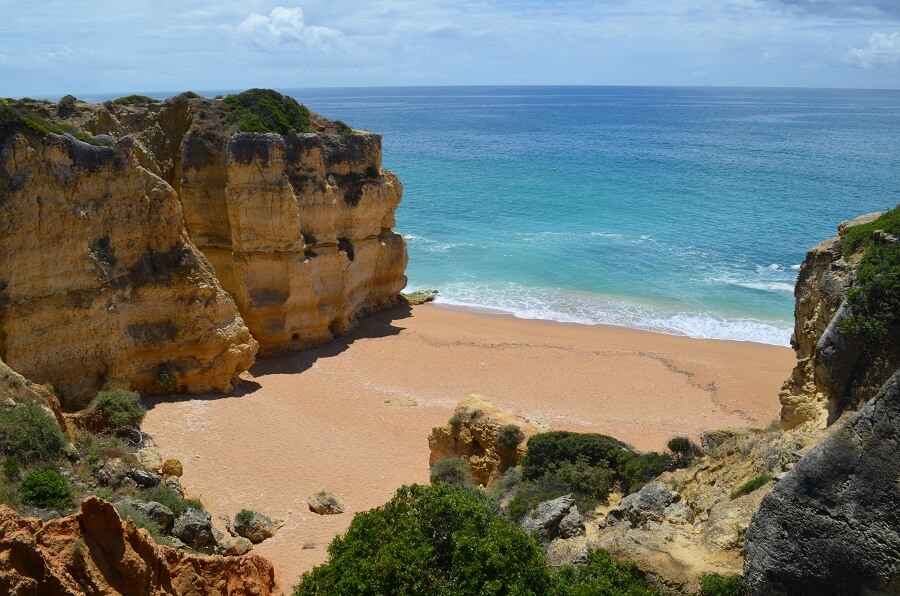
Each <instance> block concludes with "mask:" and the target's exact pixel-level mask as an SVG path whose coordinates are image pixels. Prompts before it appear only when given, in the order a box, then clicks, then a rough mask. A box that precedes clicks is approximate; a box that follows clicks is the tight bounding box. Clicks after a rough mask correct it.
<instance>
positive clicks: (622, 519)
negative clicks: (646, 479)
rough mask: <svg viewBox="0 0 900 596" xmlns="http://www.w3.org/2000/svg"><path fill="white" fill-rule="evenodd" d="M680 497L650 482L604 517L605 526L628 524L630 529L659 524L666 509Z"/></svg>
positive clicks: (657, 483) (666, 488)
mask: <svg viewBox="0 0 900 596" xmlns="http://www.w3.org/2000/svg"><path fill="white" fill-rule="evenodd" d="M680 498H681V497H680V495H679V494H678V493H677V492H675V491H672V490H669V488H668V487H667V486H666V485H665V484H663V483H661V482H650V483H648V484H645V485H644V486H643V487H642V488H641V490H639V491H638V492H636V493H632V494H630V495H628V496H627V497H625V498H623V499H622V502H621V503H619V505H618V507H616V508H614V509H612V510H611V511H610V512H609V513H608V514H607V515H606V524H607V525H612V524H617V523H626V522H627V523H629V524H631V526H632V527H637V526H640V525H643V524H646V523H647V522H648V521H655V522H661V521H662V520H663V518H664V516H665V510H666V507H668V506H669V505H671V504H672V503H674V502H676V501H677V500H679V499H680Z"/></svg>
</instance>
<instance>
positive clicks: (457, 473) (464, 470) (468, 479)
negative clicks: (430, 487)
mask: <svg viewBox="0 0 900 596" xmlns="http://www.w3.org/2000/svg"><path fill="white" fill-rule="evenodd" d="M437 482H443V483H445V484H460V485H474V484H475V479H474V478H472V471H471V470H470V469H469V464H467V463H466V462H465V460H463V459H462V458H459V457H442V458H441V459H439V460H437V461H436V462H435V463H434V465H433V466H431V483H432V484H435V483H437Z"/></svg>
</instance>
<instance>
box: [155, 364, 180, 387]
mask: <svg viewBox="0 0 900 596" xmlns="http://www.w3.org/2000/svg"><path fill="white" fill-rule="evenodd" d="M175 383H176V381H175V375H173V374H172V373H171V372H170V371H169V369H167V368H165V367H163V368H160V369H159V372H158V373H156V385H157V386H158V387H160V388H161V389H166V390H169V389H174V388H175Z"/></svg>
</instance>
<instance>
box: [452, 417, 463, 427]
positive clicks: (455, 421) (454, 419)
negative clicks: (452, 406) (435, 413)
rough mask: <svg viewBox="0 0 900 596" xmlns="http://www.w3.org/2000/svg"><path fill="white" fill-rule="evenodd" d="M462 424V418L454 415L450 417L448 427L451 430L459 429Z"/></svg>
mask: <svg viewBox="0 0 900 596" xmlns="http://www.w3.org/2000/svg"><path fill="white" fill-rule="evenodd" d="M462 423H463V419H462V416H460V415H459V414H454V415H453V416H450V426H452V427H453V428H459V427H460V426H461V425H462Z"/></svg>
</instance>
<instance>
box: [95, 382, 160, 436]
mask: <svg viewBox="0 0 900 596" xmlns="http://www.w3.org/2000/svg"><path fill="white" fill-rule="evenodd" d="M90 405H91V407H92V408H94V409H96V410H98V411H99V412H100V413H101V414H102V415H103V419H104V420H105V421H106V425H107V426H108V427H109V428H111V429H112V430H123V429H126V428H137V427H139V426H140V425H141V421H143V420H144V416H145V415H146V414H147V410H146V409H145V408H144V406H143V405H141V396H140V395H138V394H137V393H136V392H134V391H125V390H122V389H117V390H115V391H101V392H100V393H98V394H97V397H95V398H94V399H93V400H92V401H91V404H90Z"/></svg>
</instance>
